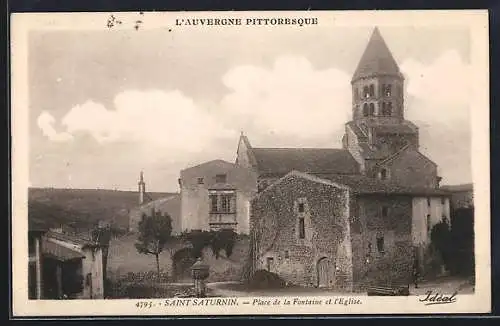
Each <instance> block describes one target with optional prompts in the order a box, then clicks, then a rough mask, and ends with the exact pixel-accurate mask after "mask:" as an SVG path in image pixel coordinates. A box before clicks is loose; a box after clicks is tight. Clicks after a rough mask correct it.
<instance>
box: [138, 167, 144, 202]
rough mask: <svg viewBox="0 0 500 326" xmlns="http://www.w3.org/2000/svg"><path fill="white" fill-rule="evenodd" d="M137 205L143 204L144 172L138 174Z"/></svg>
mask: <svg viewBox="0 0 500 326" xmlns="http://www.w3.org/2000/svg"><path fill="white" fill-rule="evenodd" d="M138 185H139V205H142V204H144V195H145V193H146V183H145V182H144V172H142V171H141V174H140V176H139V183H138Z"/></svg>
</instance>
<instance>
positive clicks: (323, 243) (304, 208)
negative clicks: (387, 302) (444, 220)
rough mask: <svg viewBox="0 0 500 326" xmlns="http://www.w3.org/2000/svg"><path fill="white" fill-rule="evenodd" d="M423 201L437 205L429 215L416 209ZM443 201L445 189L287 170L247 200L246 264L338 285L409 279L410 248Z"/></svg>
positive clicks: (306, 282) (302, 281) (303, 281)
mask: <svg viewBox="0 0 500 326" xmlns="http://www.w3.org/2000/svg"><path fill="white" fill-rule="evenodd" d="M422 201H424V202H425V203H426V204H427V201H430V202H431V204H432V203H435V204H436V205H435V206H433V205H431V208H430V212H431V214H432V215H431V216H432V217H431V218H429V219H425V218H422V216H421V215H420V214H421V213H422V212H421V211H420V210H419V208H420V203H421V202H422ZM447 201H448V198H447V193H445V192H442V191H440V190H437V189H432V188H419V187H414V186H413V187H402V186H401V185H399V184H396V183H390V184H388V183H385V182H381V181H378V180H374V179H371V178H368V177H366V176H339V177H333V178H330V179H323V178H319V177H316V176H312V175H309V174H305V173H302V172H297V171H292V172H290V173H289V174H287V175H286V176H284V177H282V178H280V179H279V180H278V181H276V182H275V183H273V184H272V185H271V186H269V187H267V188H266V189H265V190H263V191H262V192H260V193H259V194H258V195H257V196H256V197H255V198H254V199H253V200H252V211H251V225H252V237H251V239H252V248H251V256H252V259H253V265H252V269H253V271H256V270H260V269H265V270H268V271H270V272H273V273H276V274H278V275H279V276H280V277H281V278H283V279H284V280H285V281H287V282H289V283H293V284H297V285H301V286H315V287H330V288H334V289H336V290H340V291H357V290H363V289H365V288H366V287H367V286H369V285H372V284H380V283H384V284H394V283H406V284H408V282H410V281H411V277H412V275H413V268H414V262H415V254H416V253H415V248H417V247H418V245H419V244H420V242H422V241H423V242H425V241H427V239H428V233H427V232H426V230H428V229H429V228H430V227H431V226H432V225H434V224H435V223H438V222H439V221H440V218H441V217H442V216H443V215H444V214H449V212H448V211H447V210H446V208H444V209H440V207H441V206H446V205H447V204H445V205H443V204H442V202H445V203H447ZM438 217H439V218H438ZM421 221H424V222H425V223H427V222H428V223H429V226H428V225H421Z"/></svg>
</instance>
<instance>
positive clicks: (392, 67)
mask: <svg viewBox="0 0 500 326" xmlns="http://www.w3.org/2000/svg"><path fill="white" fill-rule="evenodd" d="M374 75H396V76H400V77H402V74H401V72H400V71H399V67H398V64H397V63H396V60H394V57H393V56H392V53H391V51H390V50H389V48H388V47H387V44H386V43H385V41H384V39H383V38H382V35H380V31H379V30H378V28H375V29H374V30H373V34H372V36H371V38H370V40H369V41H368V45H367V46H366V49H365V51H364V52H363V55H362V56H361V60H360V61H359V64H358V67H357V68H356V70H355V72H354V75H353V77H352V81H355V80H357V79H360V78H365V77H371V76H374Z"/></svg>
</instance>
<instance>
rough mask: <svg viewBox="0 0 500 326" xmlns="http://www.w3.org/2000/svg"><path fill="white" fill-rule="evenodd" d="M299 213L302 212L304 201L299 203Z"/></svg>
mask: <svg viewBox="0 0 500 326" xmlns="http://www.w3.org/2000/svg"><path fill="white" fill-rule="evenodd" d="M299 213H304V203H300V204H299Z"/></svg>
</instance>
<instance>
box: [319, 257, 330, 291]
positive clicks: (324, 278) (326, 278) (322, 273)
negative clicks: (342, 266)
mask: <svg viewBox="0 0 500 326" xmlns="http://www.w3.org/2000/svg"><path fill="white" fill-rule="evenodd" d="M317 268H318V287H328V286H332V285H333V284H332V283H333V275H332V268H331V262H330V259H328V258H326V257H325V258H321V259H320V260H319V261H318V266H317Z"/></svg>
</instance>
